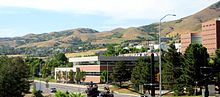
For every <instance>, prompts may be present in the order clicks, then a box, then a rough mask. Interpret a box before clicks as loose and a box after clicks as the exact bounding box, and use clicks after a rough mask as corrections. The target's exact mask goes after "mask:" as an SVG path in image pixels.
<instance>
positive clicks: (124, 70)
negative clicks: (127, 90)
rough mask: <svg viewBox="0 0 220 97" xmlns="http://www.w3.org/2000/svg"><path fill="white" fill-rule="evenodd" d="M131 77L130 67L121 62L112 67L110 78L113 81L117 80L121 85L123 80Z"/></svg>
mask: <svg viewBox="0 0 220 97" xmlns="http://www.w3.org/2000/svg"><path fill="white" fill-rule="evenodd" d="M130 78H131V73H130V69H129V68H128V66H126V64H124V63H123V62H117V63H116V64H115V65H114V67H113V73H112V79H113V80H114V81H115V82H119V86H121V84H122V82H123V81H127V80H129V79H130Z"/></svg>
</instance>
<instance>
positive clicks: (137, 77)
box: [131, 58, 151, 90]
mask: <svg viewBox="0 0 220 97" xmlns="http://www.w3.org/2000/svg"><path fill="white" fill-rule="evenodd" d="M150 77H151V75H150V65H149V64H148V63H147V60H146V59H143V58H141V59H139V60H138V62H137V63H136V65H135V68H134V69H133V71H132V74H131V82H132V83H133V84H134V88H135V89H136V90H137V89H138V86H139V85H143V84H146V83H150Z"/></svg>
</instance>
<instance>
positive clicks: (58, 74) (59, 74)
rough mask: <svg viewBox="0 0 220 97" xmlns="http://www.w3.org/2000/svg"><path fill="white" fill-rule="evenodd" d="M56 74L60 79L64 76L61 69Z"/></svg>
mask: <svg viewBox="0 0 220 97" xmlns="http://www.w3.org/2000/svg"><path fill="white" fill-rule="evenodd" d="M56 76H57V78H58V80H59V81H60V80H61V78H62V76H61V71H58V72H57V73H56Z"/></svg>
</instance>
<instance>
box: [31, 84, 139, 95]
mask: <svg viewBox="0 0 220 97" xmlns="http://www.w3.org/2000/svg"><path fill="white" fill-rule="evenodd" d="M35 83H36V89H37V90H41V91H43V92H44V93H50V88H56V89H57V90H58V91H64V92H66V91H68V92H80V93H82V92H85V90H86V86H81V87H76V86H69V85H68V84H53V83H49V87H48V88H46V84H45V83H43V82H41V83H40V82H35ZM100 88H102V86H100ZM114 97H137V96H132V95H127V94H118V93H114Z"/></svg>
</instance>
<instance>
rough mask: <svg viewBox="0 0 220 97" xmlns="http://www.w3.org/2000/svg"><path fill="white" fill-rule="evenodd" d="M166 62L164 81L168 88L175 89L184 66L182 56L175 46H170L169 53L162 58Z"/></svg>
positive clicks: (163, 72)
mask: <svg viewBox="0 0 220 97" xmlns="http://www.w3.org/2000/svg"><path fill="white" fill-rule="evenodd" d="M162 58H163V60H164V64H163V65H162V66H163V70H162V74H163V75H162V79H163V80H162V81H163V83H164V84H165V85H167V86H166V88H170V89H172V88H173V85H174V84H175V83H177V80H176V79H178V78H179V76H180V75H181V72H180V69H181V66H182V64H183V63H182V61H183V58H182V55H181V53H179V52H177V49H176V48H175V45H174V44H171V45H170V48H169V49H168V52H165V54H164V56H163V57H162Z"/></svg>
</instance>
